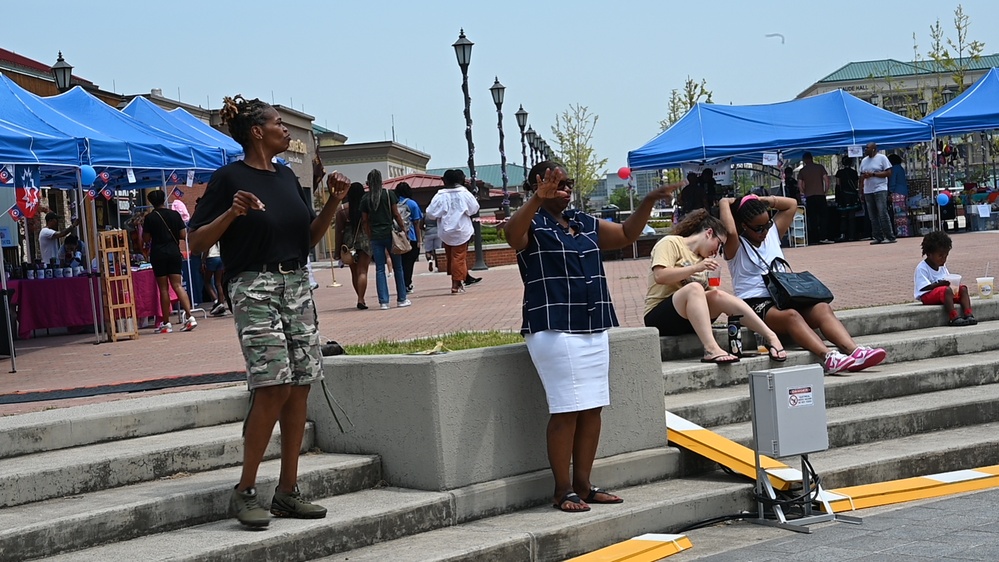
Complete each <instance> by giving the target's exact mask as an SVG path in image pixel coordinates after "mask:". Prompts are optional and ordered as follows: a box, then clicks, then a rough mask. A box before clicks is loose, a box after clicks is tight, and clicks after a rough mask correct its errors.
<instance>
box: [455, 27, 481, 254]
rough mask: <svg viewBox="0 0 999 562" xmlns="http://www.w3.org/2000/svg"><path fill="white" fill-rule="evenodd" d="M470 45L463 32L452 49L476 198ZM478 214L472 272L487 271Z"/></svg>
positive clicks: (473, 231) (470, 176) (469, 166)
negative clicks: (469, 72)
mask: <svg viewBox="0 0 999 562" xmlns="http://www.w3.org/2000/svg"><path fill="white" fill-rule="evenodd" d="M474 44H475V43H472V42H471V41H469V40H468V37H465V30H464V29H461V31H459V32H458V40H457V41H455V42H454V43H453V44H452V45H451V46H452V47H454V56H455V58H457V59H458V67H459V68H460V69H461V93H462V95H463V96H464V98H465V140H466V141H467V142H468V177H469V179H470V180H471V182H472V183H471V186H472V192H473V193H475V194H476V196H478V182H477V181H476V178H475V143H473V142H472V98H471V97H470V96H469V95H468V64H469V63H470V62H471V61H472V45H474ZM478 218H479V214H478V213H475V215H474V216H473V217H472V219H473V220H472V229H473V230H472V239H473V240H474V241H475V265H473V266H472V269H473V270H482V269H488V268H487V267H486V260H485V256H483V254H482V226H481V225H480V224H479V221H478Z"/></svg>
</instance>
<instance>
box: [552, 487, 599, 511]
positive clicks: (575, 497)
mask: <svg viewBox="0 0 999 562" xmlns="http://www.w3.org/2000/svg"><path fill="white" fill-rule="evenodd" d="M566 502H568V503H571V504H576V505H582V506H584V507H583V508H582V509H566V508H565V504H566ZM552 507H554V508H555V509H557V510H559V511H564V512H566V513H585V512H587V511H589V510H590V506H588V505H586V503H585V502H584V501H583V499H582V498H580V497H579V494H577V493H576V492H567V493H566V494H565V495H563V496H562V499H560V500H559V502H558V503H553V504H552Z"/></svg>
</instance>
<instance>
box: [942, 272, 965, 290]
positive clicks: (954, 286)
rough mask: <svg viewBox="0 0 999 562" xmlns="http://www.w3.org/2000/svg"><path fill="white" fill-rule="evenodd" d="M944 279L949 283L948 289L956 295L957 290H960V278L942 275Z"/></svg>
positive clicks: (958, 276) (951, 274)
mask: <svg viewBox="0 0 999 562" xmlns="http://www.w3.org/2000/svg"><path fill="white" fill-rule="evenodd" d="M944 279H946V280H947V281H948V282H950V288H951V290H953V291H954V294H955V295H956V294H957V290H958V289H960V288H961V276H960V275H955V274H953V273H948V274H947V275H944Z"/></svg>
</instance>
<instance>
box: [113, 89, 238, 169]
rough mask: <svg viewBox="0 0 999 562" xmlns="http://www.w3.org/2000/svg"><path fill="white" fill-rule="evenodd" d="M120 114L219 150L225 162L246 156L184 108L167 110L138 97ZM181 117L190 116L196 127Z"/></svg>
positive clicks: (233, 143)
mask: <svg viewBox="0 0 999 562" xmlns="http://www.w3.org/2000/svg"><path fill="white" fill-rule="evenodd" d="M121 111H122V113H124V114H126V115H129V116H131V117H132V118H133V119H135V120H136V121H139V122H141V123H144V124H146V125H148V126H150V127H153V128H154V129H156V130H158V131H162V132H164V133H166V134H170V135H173V136H176V137H180V138H182V139H184V140H186V141H187V142H190V143H192V144H198V145H203V146H207V147H212V148H216V149H219V150H221V151H223V155H224V158H225V161H226V163H229V162H232V161H233V160H236V159H237V158H238V157H239V156H242V154H243V148H242V147H241V146H239V144H237V143H236V141H234V140H232V139H231V138H229V137H227V136H226V135H223V134H221V133H219V132H218V131H216V130H215V129H213V128H211V127H210V126H208V125H206V124H204V123H202V122H201V121H200V120H199V119H198V118H196V117H194V116H193V115H191V114H190V113H187V112H186V111H184V110H183V109H180V108H177V109H175V110H172V111H167V110H165V109H163V108H162V107H160V106H158V105H156V104H155V103H153V102H151V101H149V100H147V99H146V98H144V97H141V96H136V97H134V98H132V101H130V102H128V105H126V106H125V107H124V108H122V110H121ZM181 115H186V116H188V117H190V118H191V119H193V120H194V121H195V122H196V123H197V125H194V124H192V123H191V122H190V121H187V120H185V119H184V118H183V117H181Z"/></svg>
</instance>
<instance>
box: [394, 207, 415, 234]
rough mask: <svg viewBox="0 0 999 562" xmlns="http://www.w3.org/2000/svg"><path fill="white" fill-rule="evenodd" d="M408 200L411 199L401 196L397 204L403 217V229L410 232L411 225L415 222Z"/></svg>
mask: <svg viewBox="0 0 999 562" xmlns="http://www.w3.org/2000/svg"><path fill="white" fill-rule="evenodd" d="M407 201H409V199H406V198H400V199H399V202H398V203H396V204H395V206H396V207H397V208H398V209H399V216H401V217H402V230H403V231H404V232H406V233H407V234H408V233H409V227H410V226H411V225H412V224H413V219H412V216H413V214H412V213H411V212H410V211H409V205H407V204H406V202H407Z"/></svg>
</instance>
